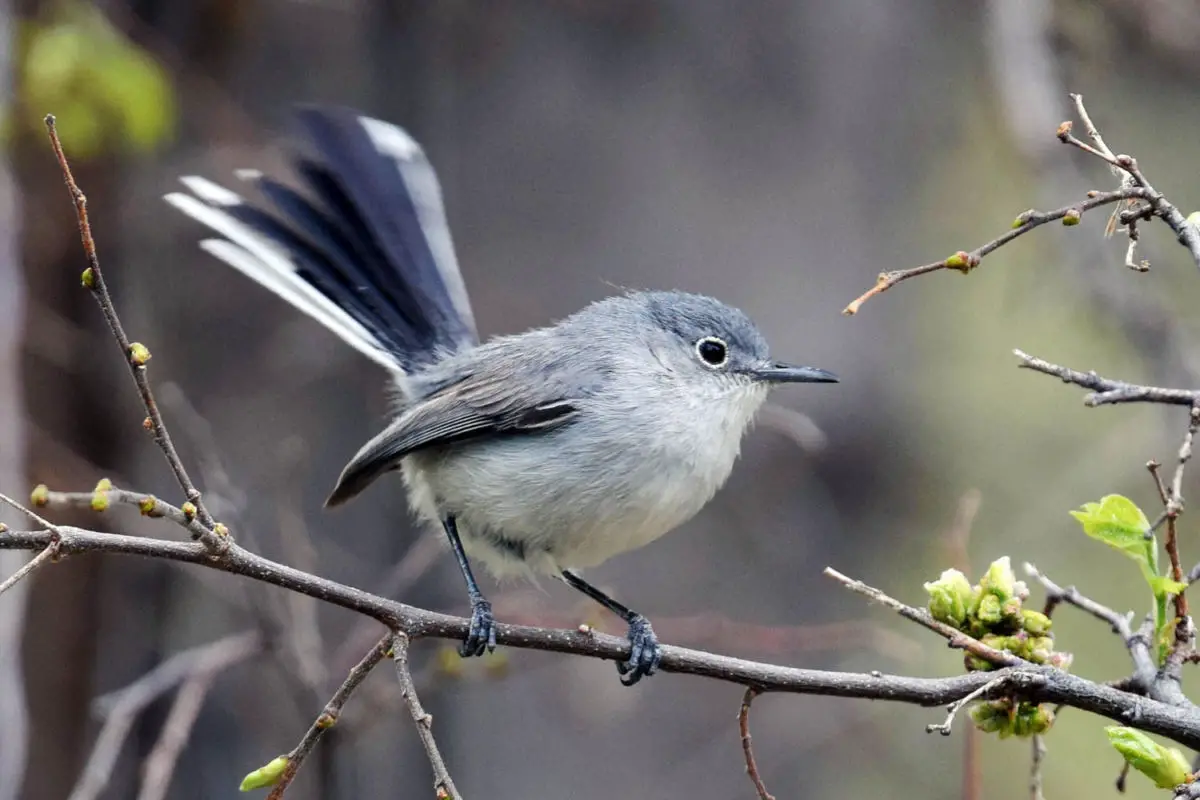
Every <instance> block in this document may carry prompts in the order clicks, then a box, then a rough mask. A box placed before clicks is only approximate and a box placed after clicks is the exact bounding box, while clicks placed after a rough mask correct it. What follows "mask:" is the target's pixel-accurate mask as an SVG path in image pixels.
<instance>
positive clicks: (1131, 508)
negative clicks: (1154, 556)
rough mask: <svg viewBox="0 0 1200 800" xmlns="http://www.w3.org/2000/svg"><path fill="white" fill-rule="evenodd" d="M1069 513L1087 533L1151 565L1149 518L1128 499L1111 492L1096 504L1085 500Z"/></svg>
mask: <svg viewBox="0 0 1200 800" xmlns="http://www.w3.org/2000/svg"><path fill="white" fill-rule="evenodd" d="M1071 516H1072V517H1074V518H1075V519H1077V520H1079V522H1080V523H1081V524H1082V525H1083V532H1084V533H1086V534H1087V535H1088V536H1090V537H1092V538H1093V539H1097V540H1099V541H1101V542H1104V543H1105V544H1106V545H1108V546H1109V547H1112V548H1113V549H1115V550H1120V551H1121V552H1122V553H1124V554H1125V555H1127V556H1129V557H1130V558H1132V559H1133V560H1134V561H1137V562H1139V563H1142V564H1145V565H1146V566H1151V564H1150V557H1149V554H1150V552H1152V551H1151V550H1149V549H1148V548H1147V547H1146V545H1147V541H1146V531H1147V530H1149V529H1150V520H1148V519H1146V515H1145V514H1143V513H1142V510H1141V509H1140V508H1138V507H1137V505H1135V504H1134V502H1133V501H1132V500H1130V499H1129V498H1127V497H1122V496H1121V495H1119V494H1110V495H1108V496H1107V497H1104V498H1101V500H1100V502H1099V503H1084V506H1083V509H1082V510H1080V511H1072V512H1071Z"/></svg>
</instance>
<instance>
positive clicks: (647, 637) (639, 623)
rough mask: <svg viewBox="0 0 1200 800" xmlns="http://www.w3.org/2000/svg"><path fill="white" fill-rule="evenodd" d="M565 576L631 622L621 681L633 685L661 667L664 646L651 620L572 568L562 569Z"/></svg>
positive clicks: (620, 668)
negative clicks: (592, 583)
mask: <svg viewBox="0 0 1200 800" xmlns="http://www.w3.org/2000/svg"><path fill="white" fill-rule="evenodd" d="M562 578H563V581H564V582H565V583H566V584H567V585H568V586H570V587H571V588H573V589H578V590H579V591H581V592H583V593H584V594H586V595H587V596H588V597H590V598H592V599H593V600H595V601H596V602H597V603H599V604H600V605H602V606H604V607H605V608H607V609H608V610H609V611H611V612H613V613H614V614H616V615H617V616H618V617H620V618H621V619H623V620H625V622H626V623H627V624H628V625H629V648H630V649H629V660H628V661H618V662H617V672H619V673H621V683H623V684H625V685H626V686H633V685H634V684H635V683H637V682H638V681H640V680H641V679H642V678H644V677H647V676H649V675H653V674H654V672H655V670H657V669H658V662H660V661H662V650H661V648H660V647H659V646H658V637H657V636H655V635H654V629H653V628H651V627H650V620H648V619H646V618H645V617H643V616H642V615H641V614H639V613H637V612H636V611H634V610H632V609H631V608H629V607H627V606H626V605H624V604H623V603H619V602H617V601H616V600H614V599H612V598H611V597H609V596H608V595H606V594H605V593H604V592H602V591H600V590H599V589H597V588H596V587H595V586H592V585H591V584H590V583H588V582H587V581H585V580H584V579H583V578H581V577H579V576H578V575H576V574H575V573H574V572H571V571H570V570H569V569H564V570H563V571H562Z"/></svg>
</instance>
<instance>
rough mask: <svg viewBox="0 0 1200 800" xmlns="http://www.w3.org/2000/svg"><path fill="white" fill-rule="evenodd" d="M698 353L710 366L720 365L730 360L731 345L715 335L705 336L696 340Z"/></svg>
mask: <svg viewBox="0 0 1200 800" xmlns="http://www.w3.org/2000/svg"><path fill="white" fill-rule="evenodd" d="M696 355H698V356H700V360H701V361H703V362H704V363H705V364H707V365H709V366H710V367H720V366H724V365H725V362H726V361H728V360H729V347H728V346H727V345H726V344H725V342H723V341H721V340H720V339H718V338H717V337H715V336H705V337H704V338H703V339H701V340H699V341H698V342H696Z"/></svg>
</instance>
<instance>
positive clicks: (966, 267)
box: [842, 187, 1149, 316]
mask: <svg viewBox="0 0 1200 800" xmlns="http://www.w3.org/2000/svg"><path fill="white" fill-rule="evenodd" d="M1130 199H1149V198H1148V196H1147V193H1146V190H1145V189H1142V188H1140V187H1133V188H1130V189H1118V190H1116V191H1112V192H1098V193H1096V194H1095V195H1093V196H1090V197H1088V198H1087V199H1086V200H1084V201H1082V202H1079V203H1072V204H1071V205H1068V206H1063V207H1062V208H1058V209H1055V210H1054V211H1045V212H1042V211H1033V210H1030V211H1026V212H1025V213H1023V214H1021V216H1020V217H1018V220H1019V221H1020V223H1021V224H1020V225H1018V226H1016V227H1014V228H1013V229H1012V230H1009V231H1005V232H1004V233H1002V234H1000V235H999V236H997V237H996V238H995V239H992V240H991V241H990V242H986V243H984V244H981V245H980V246H979V247H977V248H975V249H974V250H971V251H970V252H965V251H961V252H958V253H955V254H953V255H951V256H947V257H946V258H943V259H942V260H941V261H934V262H932V263H930V264H922V265H921V266H919V267H911V268H909V269H898V270H892V271H891V272H881V273H880V274H879V277H878V278H877V279H876V281H875V285H874V286H872V287H871V288H870V289H868V290H867V291H865V292H863V293H862V295H860V296H859V297H858V298H856V299H855V300H854V301H853V302H851V303H850V305H848V306H846V308H845V309H843V310H842V313H843V314H845V315H846V316H853V315H854V314H857V313H858V310H859V308H861V307H862V304H863V303H865V302H867V301H868V300H870V299H871V298H872V297H874V296H875V295H877V294H883V293H884V292H886V291H887V290H888V289H891V288H892V287H893V286H895V285H896V284H898V283H903V282H904V281H906V280H909V279H910V278H916V277H917V276H919V275H926V274H928V273H930V272H938V271H941V270H946V269H948V270H954V271H955V272H962V273H967V272H970V271H971V270H973V269H975V268H976V267H978V266H979V264H980V263H981V262H982V260H983V258H984V257H985V256H987V255H988V254H990V253H992V252H994V251H995V250H998V249H999V248H1001V247H1003V246H1004V245H1006V244H1008V243H1009V242H1011V241H1013V240H1014V239H1017V238H1019V237H1021V236H1024V235H1025V234H1027V233H1029V232H1030V231H1032V230H1033V229H1034V228H1038V227H1040V226H1042V225H1045V224H1046V223H1047V222H1054V221H1055V220H1060V219H1064V218H1065V217H1067V216H1068V215H1073V216H1079V215H1081V214H1083V213H1084V212H1086V211H1090V210H1092V209H1093V208H1099V207H1100V206H1106V205H1110V204H1112V203H1118V202H1121V201H1124V200H1130Z"/></svg>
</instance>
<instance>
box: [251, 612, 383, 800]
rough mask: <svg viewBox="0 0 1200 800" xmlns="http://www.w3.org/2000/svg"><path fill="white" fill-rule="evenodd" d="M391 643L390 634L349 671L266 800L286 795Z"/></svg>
mask: <svg viewBox="0 0 1200 800" xmlns="http://www.w3.org/2000/svg"><path fill="white" fill-rule="evenodd" d="M391 640H392V636H391V634H390V633H389V634H388V635H387V636H384V637H383V638H382V639H380V640H379V643H378V644H376V645H375V646H374V647H372V648H371V650H370V651H369V652H368V653H367V654H366V655H365V656H363V658H362V660H361V661H359V662H358V664H356V665H355V666H354V668H353V669H351V670H350V674H349V675H347V676H346V680H344V681H342V685H341V686H339V687H338V688H337V691H336V692H334V693H333V697H331V698H330V699H329V702H328V703H326V704H325V708H324V709H322V710H321V713H320V714H319V715H318V716H317V718H316V719H315V720H313V724H312V725H310V726H309V728H308V731H307V732H305V734H304V738H302V739H301V740H300V743H299V744H297V745H296V746H295V747H293V748H292V750H291V752H290V753H288V754H287V756H286V758H287V760H288V764H287V768H286V769H284V771H283V774H282V775H281V776H280V778H279V782H278V783H276V784H275V788H273V789H272V790H271V793H270V794H269V795H267V800H281V798H282V797H283V793H284V792H286V791H287V787H288V786H289V785H290V784H291V782H292V780H293V779H294V778H295V777H296V773H297V772H299V771H300V767H301V766H302V765H303V764H304V759H306V758H308V755H309V754H310V753H311V752H312V751H313V748H314V747H316V746H317V742H318V741H320V739H321V736H323V735H324V733H325V731H327V730H329V729H330V728H332V727H333V726H334V725H336V724H337V721H338V717H339V716H341V713H342V708H343V707H345V705H346V701H347V700H349V699H350V695H352V694H354V691H355V690H356V689H357V688H358V687H359V685H360V684H361V683H362V682H363V681H364V680H366V677H367V676H368V675H370V674H371V670H373V669H375V666H376V665H377V664H378V663H379V662H380V661H382V660H383V657H384V656H385V655H387V651H388V647H389V646H390V644H391Z"/></svg>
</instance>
